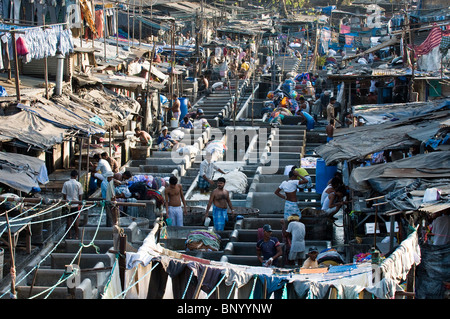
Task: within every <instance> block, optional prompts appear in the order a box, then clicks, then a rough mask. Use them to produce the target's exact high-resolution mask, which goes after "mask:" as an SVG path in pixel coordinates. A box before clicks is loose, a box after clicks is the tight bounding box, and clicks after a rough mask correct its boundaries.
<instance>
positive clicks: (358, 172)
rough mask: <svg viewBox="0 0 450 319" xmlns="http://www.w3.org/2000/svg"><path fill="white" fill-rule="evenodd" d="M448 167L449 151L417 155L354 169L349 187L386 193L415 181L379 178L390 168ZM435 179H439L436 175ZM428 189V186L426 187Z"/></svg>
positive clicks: (449, 160) (410, 179) (407, 178)
mask: <svg viewBox="0 0 450 319" xmlns="http://www.w3.org/2000/svg"><path fill="white" fill-rule="evenodd" d="M449 167H450V151H442V152H432V153H428V154H419V155H415V156H412V157H408V158H404V159H401V160H397V161H394V162H390V163H386V164H378V165H372V166H366V167H358V168H355V169H354V170H353V171H352V173H351V175H350V178H349V187H350V188H351V189H353V190H357V191H368V190H371V189H375V190H376V191H377V192H380V193H386V192H390V191H393V190H395V189H398V188H399V187H404V186H407V185H409V184H411V183H412V182H414V181H416V180H417V179H416V178H411V177H410V176H404V177H403V178H402V176H396V177H380V176H382V175H383V173H384V171H385V170H387V169H392V168H412V169H428V170H431V169H445V168H447V169H448V168H449ZM436 178H440V175H439V174H436ZM426 187H428V186H426Z"/></svg>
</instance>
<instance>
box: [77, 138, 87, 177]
mask: <svg viewBox="0 0 450 319" xmlns="http://www.w3.org/2000/svg"><path fill="white" fill-rule="evenodd" d="M78 140H79V144H80V156H79V159H78V181H79V180H80V178H81V162H82V161H83V153H82V151H83V143H84V139H83V138H81V137H80V138H78ZM86 177H87V176H86ZM86 184H89V181H88V180H86Z"/></svg>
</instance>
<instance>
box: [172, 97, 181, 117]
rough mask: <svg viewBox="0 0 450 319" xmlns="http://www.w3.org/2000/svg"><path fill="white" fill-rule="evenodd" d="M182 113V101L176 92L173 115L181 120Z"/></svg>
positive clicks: (173, 99) (173, 98) (173, 100)
mask: <svg viewBox="0 0 450 319" xmlns="http://www.w3.org/2000/svg"><path fill="white" fill-rule="evenodd" d="M180 114H181V103H180V100H179V99H178V95H176V94H174V95H173V96H172V117H173V118H175V119H176V120H177V121H179V120H180Z"/></svg>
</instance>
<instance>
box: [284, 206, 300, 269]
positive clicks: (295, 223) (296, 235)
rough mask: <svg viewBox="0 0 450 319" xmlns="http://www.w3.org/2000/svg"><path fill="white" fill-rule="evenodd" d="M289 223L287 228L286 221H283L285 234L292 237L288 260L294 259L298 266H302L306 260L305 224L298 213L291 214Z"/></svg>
mask: <svg viewBox="0 0 450 319" xmlns="http://www.w3.org/2000/svg"><path fill="white" fill-rule="evenodd" d="M288 223H289V224H288V227H287V229H285V221H284V220H282V222H281V224H282V226H283V228H282V231H283V235H284V236H286V237H287V236H289V237H290V239H291V240H290V241H291V244H290V249H289V255H288V260H290V261H293V262H294V263H295V266H296V267H297V266H301V265H302V263H303V261H304V260H305V224H303V223H301V222H300V216H298V215H297V214H292V215H291V216H289V217H288Z"/></svg>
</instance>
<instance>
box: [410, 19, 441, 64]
mask: <svg viewBox="0 0 450 319" xmlns="http://www.w3.org/2000/svg"><path fill="white" fill-rule="evenodd" d="M449 35H450V29H449V27H448V26H447V28H446V30H442V29H441V28H439V27H434V28H433V29H431V31H430V33H429V34H428V37H427V38H426V39H425V41H423V43H422V44H421V45H417V46H411V45H410V46H409V48H414V53H415V55H416V57H417V56H419V55H425V54H428V53H430V52H431V50H433V49H434V48H435V47H437V46H438V45H440V44H441V40H442V37H443V36H449Z"/></svg>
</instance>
